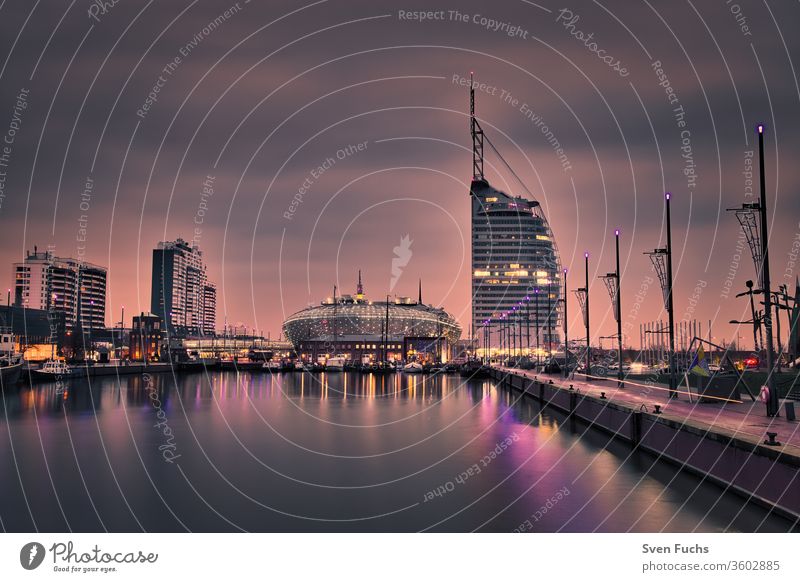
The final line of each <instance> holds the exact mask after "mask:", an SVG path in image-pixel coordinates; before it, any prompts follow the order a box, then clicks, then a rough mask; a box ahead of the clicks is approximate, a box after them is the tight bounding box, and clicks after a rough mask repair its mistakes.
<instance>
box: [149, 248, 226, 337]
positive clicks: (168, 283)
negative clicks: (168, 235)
mask: <svg viewBox="0 0 800 582" xmlns="http://www.w3.org/2000/svg"><path fill="white" fill-rule="evenodd" d="M216 305H217V288H216V286H214V284H213V283H211V282H209V280H208V275H207V273H206V265H205V263H204V262H203V253H202V251H201V250H200V249H199V248H198V247H197V245H196V244H192V245H190V244H189V243H187V242H186V241H185V240H183V239H182V238H178V239H177V240H175V241H165V242H159V243H158V246H157V247H156V248H155V249H153V277H152V287H151V295H150V311H151V312H152V313H154V314H155V315H158V316H159V317H161V318H162V319H163V321H164V323H165V327H166V331H167V332H168V333H169V334H170V335H174V336H178V337H185V336H189V335H192V336H194V335H213V333H214V327H215V325H216Z"/></svg>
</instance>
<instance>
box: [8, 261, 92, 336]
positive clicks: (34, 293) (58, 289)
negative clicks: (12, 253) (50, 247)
mask: <svg viewBox="0 0 800 582" xmlns="http://www.w3.org/2000/svg"><path fill="white" fill-rule="evenodd" d="M13 270H14V273H13V277H14V305H16V306H18V307H22V308H25V309H34V310H37V309H38V310H43V311H48V312H58V313H63V314H64V324H65V326H66V329H67V331H72V330H73V329H75V328H76V327H82V328H83V331H84V333H88V332H90V331H91V330H92V329H103V328H104V327H105V319H106V279H107V272H106V269H105V268H104V267H100V266H98V265H93V264H91V263H87V262H85V261H81V260H78V259H72V258H63V257H57V256H55V255H54V254H53V253H52V252H51V251H44V252H39V251H38V249H37V248H36V247H34V251H33V253H28V254H27V255H26V257H25V260H24V261H22V262H18V263H14V265H13Z"/></svg>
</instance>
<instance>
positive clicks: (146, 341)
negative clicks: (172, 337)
mask: <svg viewBox="0 0 800 582" xmlns="http://www.w3.org/2000/svg"><path fill="white" fill-rule="evenodd" d="M163 341H164V326H163V325H162V319H161V317H159V316H158V315H154V314H152V313H142V314H140V315H134V316H133V324H132V326H131V333H130V342H131V346H130V350H129V354H130V358H131V360H135V361H137V362H142V361H153V360H158V359H159V356H160V354H161V345H162V343H163Z"/></svg>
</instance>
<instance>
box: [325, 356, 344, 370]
mask: <svg viewBox="0 0 800 582" xmlns="http://www.w3.org/2000/svg"><path fill="white" fill-rule="evenodd" d="M344 365H345V357H344V356H334V357H332V358H328V361H327V362H325V371H326V372H342V371H344Z"/></svg>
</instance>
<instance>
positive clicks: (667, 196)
mask: <svg viewBox="0 0 800 582" xmlns="http://www.w3.org/2000/svg"><path fill="white" fill-rule="evenodd" d="M670 196H671V194H670V193H669V192H667V193H666V194H664V198H666V199H667V200H669V197H670Z"/></svg>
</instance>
